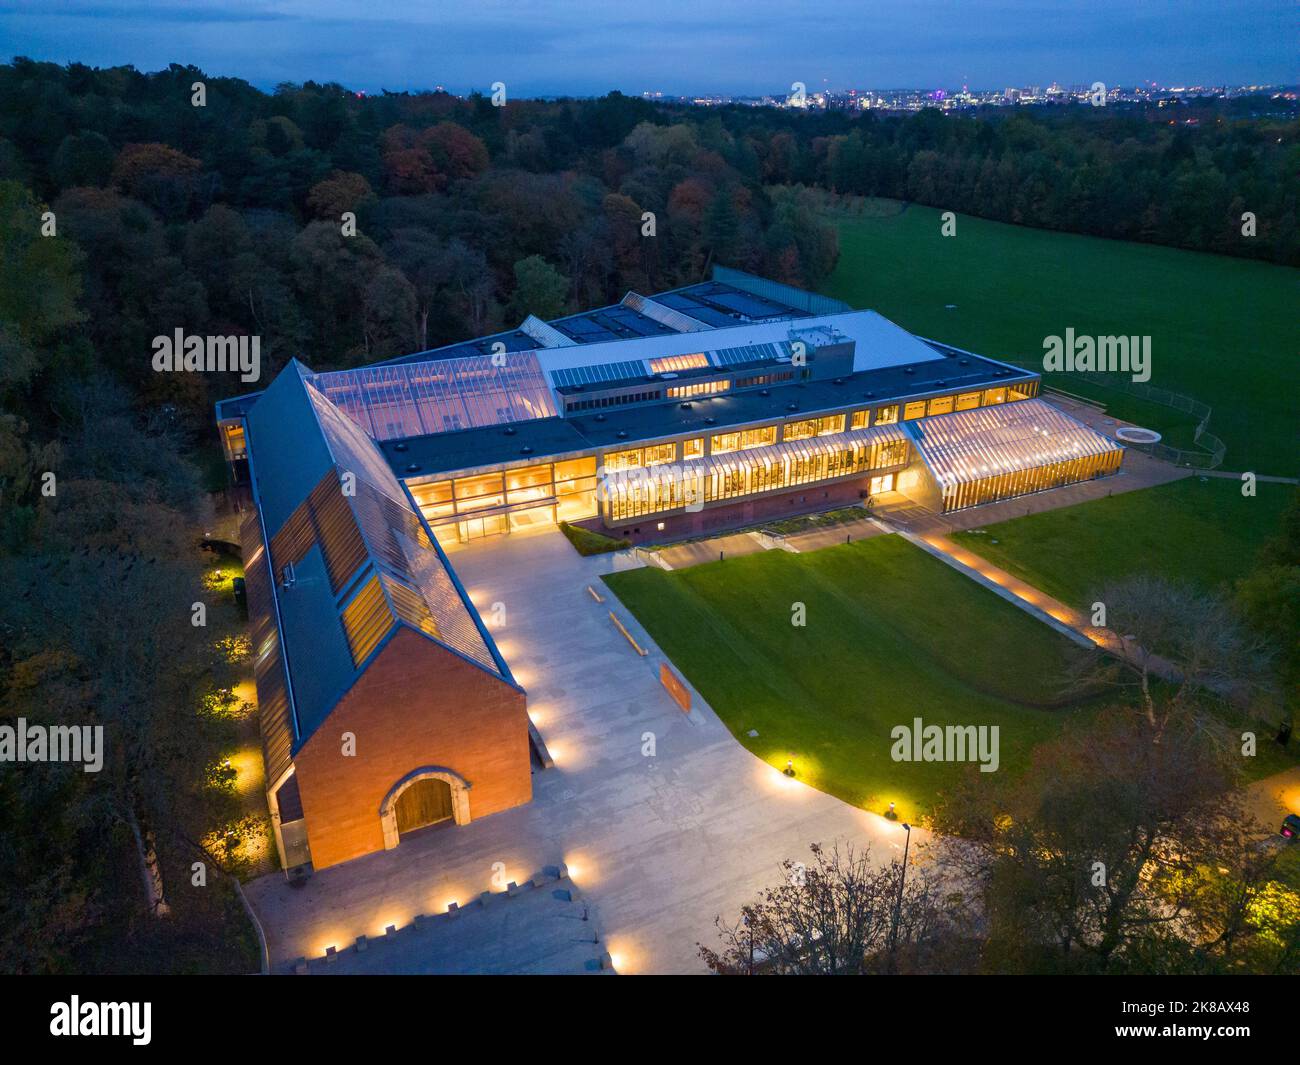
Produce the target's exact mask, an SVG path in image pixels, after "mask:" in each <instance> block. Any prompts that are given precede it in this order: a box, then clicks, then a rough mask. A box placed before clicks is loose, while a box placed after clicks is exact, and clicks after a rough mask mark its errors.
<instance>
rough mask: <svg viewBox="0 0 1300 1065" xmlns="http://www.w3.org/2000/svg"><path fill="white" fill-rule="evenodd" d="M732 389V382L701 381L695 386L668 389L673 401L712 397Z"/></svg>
mask: <svg viewBox="0 0 1300 1065" xmlns="http://www.w3.org/2000/svg"><path fill="white" fill-rule="evenodd" d="M730 389H731V382H730V381H700V382H699V383H697V384H693V385H673V386H672V387H671V388H669V389H668V395H669V398H671V399H678V398H680V397H683V396H712V395H714V394H716V393H718V392H727V391H729V390H730Z"/></svg>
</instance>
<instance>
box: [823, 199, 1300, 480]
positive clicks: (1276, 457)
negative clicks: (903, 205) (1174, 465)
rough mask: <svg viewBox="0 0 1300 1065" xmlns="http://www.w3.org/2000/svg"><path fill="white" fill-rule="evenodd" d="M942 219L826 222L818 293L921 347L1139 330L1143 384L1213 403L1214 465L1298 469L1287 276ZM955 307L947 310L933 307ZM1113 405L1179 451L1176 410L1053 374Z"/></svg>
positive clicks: (918, 212) (1280, 270)
mask: <svg viewBox="0 0 1300 1065" xmlns="http://www.w3.org/2000/svg"><path fill="white" fill-rule="evenodd" d="M939 216H940V212H939V211H938V210H936V209H934V208H929V207H920V206H916V205H911V206H909V207H908V208H907V210H905V211H903V212H902V213H885V212H879V211H877V212H875V213H874V215H873V214H871V213H869V212H868V213H865V214H864V215H863V216H858V215H847V214H846V215H843V216H841V217H840V224H839V236H840V260H839V265H838V266H837V268H836V270H835V272H834V273H833V274H832V275H831V277H830V279H829V280H828V281H827V283H826V284H825V285H824V286H823V289H824V290H825V292H826V293H827V294H828V295H831V296H836V297H838V298H840V299H842V300H845V301H847V302H848V303H851V304H852V305H853V306H855V307H870V308H872V309H874V310H877V311H879V312H880V313H881V314H883V315H885V316H886V317H888V318H891V319H893V320H894V321H896V322H898V323H899V324H900V325H902V326H903V327H905V328H907V329H910V330H913V331H914V332H917V333H919V334H920V335H922V336H926V337H930V338H931V339H934V340H940V341H944V342H946V343H950V344H955V345H957V346H959V347H963V348H966V349H968V350H970V351H975V352H978V353H981V354H984V355H988V356H990V357H992V358H1002V359H1007V360H1009V361H1019V362H1022V363H1024V364H1026V365H1028V364H1029V363H1030V362H1031V361H1032V362H1033V363H1034V364H1035V365H1037V366H1038V367H1041V366H1042V356H1043V338H1044V337H1046V336H1050V335H1062V336H1063V335H1064V333H1065V330H1066V328H1067V327H1069V326H1073V327H1074V329H1075V332H1076V333H1077V334H1094V335H1108V334H1117V335H1118V334H1123V335H1149V336H1150V337H1151V345H1152V360H1151V361H1152V367H1151V369H1152V376H1151V380H1150V382H1149V383H1150V384H1152V385H1155V386H1157V387H1160V388H1167V389H1172V390H1173V391H1176V392H1182V393H1185V394H1187V395H1191V396H1194V397H1195V398H1197V399H1199V400H1201V401H1202V402H1205V403H1208V404H1210V406H1212V407H1213V408H1214V414H1213V417H1212V418H1211V419H1210V431H1211V432H1213V433H1216V434H1217V435H1219V436H1220V437H1222V438H1223V440H1224V442H1225V443H1226V444H1227V448H1228V450H1227V455H1226V457H1225V459H1224V469H1229V470H1254V471H1256V472H1258V473H1268V474H1274V475H1280V476H1295V475H1296V474H1297V473H1300V447H1297V442H1298V441H1297V420H1296V417H1295V404H1294V400H1295V395H1296V392H1297V384H1298V383H1300V372H1298V371H1297V369H1296V362H1295V333H1294V330H1295V307H1296V305H1297V302H1300V270H1295V269H1293V268H1291V267H1284V266H1273V265H1269V264H1267V263H1261V262H1253V261H1248V260H1244V259H1232V258H1228V257H1226V256H1218V255H1207V254H1203V253H1201V252H1192V251H1181V250H1179V249H1176V248H1164V247H1156V246H1154V245H1146V244H1133V243H1127V242H1124V241H1113V240H1103V239H1101V238H1098V237H1084V236H1077V235H1074V234H1068V233H1056V232H1052V231H1050V230H1042V229H1027V228H1022V227H1020V226H1013V225H1008V224H1006V223H1002V222H989V221H985V220H983V219H979V218H971V217H968V216H965V215H963V216H959V218H958V220H957V234H956V236H953V237H944V236H941V234H940V218H939ZM949 304H953V305H955V307H954V308H953V309H952V310H948V309H946V308H947V305H949ZM1054 377H1055V379H1054V380H1053V381H1052V383H1053V384H1055V385H1057V386H1058V387H1060V388H1063V389H1065V390H1066V391H1070V392H1077V393H1083V394H1089V395H1092V396H1095V397H1097V398H1100V399H1103V400H1104V401H1106V402H1107V403H1108V406H1109V408H1110V410H1111V412H1112V413H1113V414H1115V415H1116V416H1118V417H1121V418H1124V419H1125V420H1130V421H1135V422H1137V423H1138V424H1144V425H1149V426H1151V427H1152V428H1154V429H1157V430H1159V431H1161V432H1164V433H1166V434H1167V436H1168V437H1169V439H1170V442H1171V443H1172V444H1174V445H1175V446H1179V447H1191V425H1192V420H1191V418H1190V416H1189V415H1186V414H1182V413H1179V412H1176V411H1172V410H1170V409H1169V408H1166V407H1161V406H1158V405H1155V404H1150V403H1146V402H1145V401H1139V400H1136V399H1131V398H1128V397H1126V396H1124V394H1123V393H1120V392H1118V391H1116V390H1113V389H1107V388H1095V387H1090V386H1087V385H1084V384H1083V382H1082V381H1080V380H1078V379H1077V378H1074V377H1071V376H1069V375H1068V374H1067V375H1054Z"/></svg>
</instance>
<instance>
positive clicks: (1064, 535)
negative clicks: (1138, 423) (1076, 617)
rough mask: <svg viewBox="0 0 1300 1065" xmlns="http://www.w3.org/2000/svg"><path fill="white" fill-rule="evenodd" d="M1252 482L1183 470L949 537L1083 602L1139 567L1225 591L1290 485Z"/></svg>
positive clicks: (1274, 518) (1271, 529) (1272, 523)
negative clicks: (1149, 484)
mask: <svg viewBox="0 0 1300 1065" xmlns="http://www.w3.org/2000/svg"><path fill="white" fill-rule="evenodd" d="M1256 488H1257V491H1258V494H1257V495H1256V496H1254V497H1253V498H1246V497H1243V496H1242V494H1241V484H1240V482H1238V481H1235V480H1234V481H1230V480H1224V479H1221V478H1216V477H1211V478H1208V479H1207V480H1206V481H1205V483H1202V482H1201V479H1200V478H1199V477H1188V478H1185V479H1184V480H1181V481H1174V482H1172V483H1171V484H1163V485H1158V486H1157V487H1155V488H1145V489H1142V490H1141V491H1137V492H1125V493H1124V494H1122V495H1116V496H1110V497H1108V498H1105V499H1097V500H1094V501H1092V502H1090V503H1080V504H1079V505H1078V506H1073V507H1063V508H1062V509H1060V510H1049V511H1045V512H1043V513H1041V514H1032V515H1030V516H1029V517H1026V518H1013V519H1012V520H1011V521H1004V522H1001V523H999V524H997V525H990V526H988V527H987V528H986V529H985V530H984V531H983V532H979V533H977V532H974V531H971V532H964V533H955V534H954V535H953V539H955V540H957V541H958V542H960V543H961V544H962V545H963V546H965V547H968V548H970V549H971V550H972V551H974V552H975V553H976V554H979V555H983V556H984V557H985V558H987V559H988V560H989V561H990V562H992V563H994V564H995V565H998V566H1001V567H1002V568H1003V569H1005V570H1008V571H1009V572H1011V573H1014V574H1015V575H1016V576H1017V577H1020V578H1021V579H1022V580H1026V581H1028V582H1029V583H1030V584H1032V585H1034V586H1035V587H1038V588H1041V589H1042V590H1043V591H1045V592H1047V593H1048V594H1049V595H1054V596H1056V598H1058V599H1060V600H1061V601H1062V602H1065V603H1067V604H1069V605H1070V606H1073V607H1077V608H1079V609H1086V608H1087V607H1088V606H1089V604H1091V603H1092V602H1093V599H1092V593H1093V592H1094V591H1096V590H1097V589H1098V588H1099V586H1100V585H1101V584H1103V583H1104V582H1105V581H1107V580H1111V579H1115V578H1120V577H1125V576H1128V575H1130V574H1136V573H1147V574H1154V575H1159V576H1164V577H1169V578H1171V579H1182V580H1187V581H1192V582H1194V583H1196V584H1199V585H1200V586H1201V587H1203V588H1206V589H1208V590H1215V589H1219V590H1223V589H1225V588H1228V587H1230V586H1231V584H1232V582H1233V581H1235V580H1236V579H1237V578H1239V577H1244V576H1245V575H1246V574H1247V573H1248V572H1249V571H1250V570H1251V569H1252V568H1253V566H1254V564H1255V558H1256V555H1257V553H1258V551H1259V549H1260V547H1261V546H1262V545H1263V543H1264V542H1265V541H1266V540H1268V539H1270V538H1271V537H1273V536H1275V535H1277V533H1278V532H1279V528H1280V523H1281V516H1282V511H1283V509H1284V508H1285V507H1286V505H1287V501H1288V500H1289V499H1290V498H1291V494H1292V493H1293V492H1294V491H1295V487H1294V486H1292V485H1281V484H1265V483H1260V484H1258V485H1257V486H1256ZM994 540H996V541H997V543H994V542H993V541H994Z"/></svg>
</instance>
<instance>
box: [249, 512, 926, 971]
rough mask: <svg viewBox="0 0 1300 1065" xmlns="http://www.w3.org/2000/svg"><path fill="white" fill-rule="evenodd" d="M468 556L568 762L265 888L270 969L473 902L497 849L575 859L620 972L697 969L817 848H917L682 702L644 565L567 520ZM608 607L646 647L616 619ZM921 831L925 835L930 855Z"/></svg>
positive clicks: (526, 863)
mask: <svg viewBox="0 0 1300 1065" xmlns="http://www.w3.org/2000/svg"><path fill="white" fill-rule="evenodd" d="M452 564H453V565H454V566H455V568H456V571H457V572H458V573H459V574H460V576H461V578H462V580H463V581H464V584H465V587H466V588H467V590H468V591H469V593H470V595H471V596H472V597H473V598H474V600H475V602H476V603H478V604H479V606H480V609H483V610H484V611H485V614H486V613H488V611H487V609H486V608H487V607H488V606H490V605H491V604H493V603H497V602H500V603H503V604H504V605H505V608H506V624H505V626H504V628H501V629H498V630H497V631H496V633H495V635H496V636H497V637H498V640H499V643H500V646H501V649H502V653H503V654H504V655H505V657H506V658H507V660H508V661H509V662H510V666H511V669H512V670H513V671H514V672H515V675H516V677H517V678H518V679H519V681H520V683H521V684H523V685H524V687H525V688H527V689H528V692H529V709H530V713H531V714H532V715H533V717H534V719H535V721H536V724H537V727H538V728H539V729H540V731H541V733H542V735H543V737H544V738H545V740H546V743H547V745H548V746H549V748H550V750H551V753H552V755H553V756H554V758H555V762H556V765H555V768H554V769H549V770H545V771H541V772H538V773H536V774H535V775H534V777H533V796H534V797H533V801H532V802H531V803H529V804H528V805H526V806H522V807H519V808H517V809H514V810H508V811H506V812H504V813H500V814H496V815H494V816H492V817H486V818H483V819H482V820H480V821H475V822H472V823H471V824H469V825H465V826H463V827H458V826H454V825H447V826H442V827H440V828H435V829H431V830H427V831H425V832H422V833H417V834H415V835H413V836H412V837H411V838H409V839H408V840H407V841H406V842H404V843H402V844H401V845H400V846H399V847H397V848H396V849H395V850H392V851H387V852H383V853H380V854H374V855H369V856H367V857H365V858H360V859H357V860H356V861H353V862H348V863H346V864H344V865H341V866H336V867H334V868H332V869H325V870H322V871H321V872H318V873H317V874H315V876H313V877H312V878H311V880H310V881H309V882H308V883H307V884H306V886H304V887H302V888H298V889H293V888H290V887H288V886H287V885H286V883H285V882H284V879H283V877H282V876H280V875H273V876H269V877H264V878H262V879H260V880H257V881H255V882H254V883H252V884H251V885H249V886H248V895H249V898H250V900H251V901H252V903H253V905H254V907H255V908H256V909H257V911H258V914H259V916H260V917H261V919H262V922H263V924H264V926H265V927H266V932H267V938H268V941H269V945H270V951H271V956H272V969H273V971H280V972H284V971H286V970H287V969H288V968H289V967H290V966H291V964H292V961H293V959H295V958H297V957H299V956H304V957H314V956H320V955H321V954H323V953H324V951H325V948H326V947H327V946H331V945H332V946H336V947H338V948H340V949H342V948H344V947H346V946H347V945H348V944H350V943H352V942H353V941H354V939H355V937H356V936H357V935H361V934H365V935H368V936H375V935H381V934H382V933H383V931H384V929H385V928H386V927H387V926H388V925H390V924H395V925H397V926H398V927H399V928H400V927H403V926H406V925H408V924H410V923H411V922H412V920H413V918H414V916H415V915H416V914H435V913H439V912H442V911H443V910H445V909H446V906H447V903H448V902H451V901H457V902H460V903H465V902H466V901H468V900H470V899H472V898H475V897H476V896H478V895H479V894H480V893H481V892H482V891H484V890H489V889H490V888H491V886H492V877H493V872H494V869H493V866H494V863H498V862H499V863H501V866H500V867H499V868H500V869H501V870H502V871H503V875H504V877H505V879H507V880H515V881H518V882H519V883H523V882H524V881H525V880H527V879H529V878H530V877H532V876H533V875H534V873H536V872H538V871H539V870H541V869H543V868H545V867H546V866H548V865H557V864H559V863H560V862H565V863H567V864H568V866H569V868H570V871H571V875H572V879H573V881H574V883H575V884H577V885H578V887H579V888H580V889H581V890H582V891H583V893H584V895H585V896H586V897H587V898H588V899H589V900H591V903H592V905H593V906H595V907H596V908H597V909H598V911H599V918H600V927H601V928H603V929H604V930H605V936H606V939H605V946H606V948H607V949H608V950H609V951H610V952H611V954H612V955H613V956H614V959H615V964H616V965H617V967H618V969H619V971H622V972H658V973H681V972H696V971H700V970H701V969H702V966H701V964H700V962H699V960H698V958H697V956H696V948H695V944H696V942H697V941H699V942H704V943H708V944H711V945H712V944H716V939H715V933H714V928H713V921H714V918H715V916H717V915H719V914H722V915H724V916H726V917H727V918H728V919H734V916H735V914H736V912H737V910H738V908H739V907H740V906H741V905H742V904H743V903H745V902H747V901H749V900H750V899H752V898H753V897H754V895H755V894H756V892H757V891H758V889H760V888H762V887H764V886H766V885H768V884H771V883H773V882H774V881H775V879H776V878H777V877H778V876H779V875H780V872H779V868H778V866H779V863H780V862H781V861H782V860H783V859H785V858H794V859H804V858H806V856H807V853H808V845H809V843H812V842H814V841H827V842H828V841H830V840H833V839H835V838H836V837H849V838H851V839H853V840H855V841H856V842H857V843H858V844H864V843H870V844H871V846H872V852H873V854H875V855H876V856H877V857H879V858H880V859H882V860H885V859H887V858H888V857H890V856H892V855H894V854H895V853H897V852H898V851H901V847H902V842H903V836H904V833H903V830H902V829H901V827H900V826H898V825H896V824H894V823H891V822H889V821H887V820H885V819H884V818H883V817H880V816H878V815H876V814H873V813H867V812H866V811H863V810H860V809H857V808H855V807H852V806H848V805H846V804H845V803H843V802H841V801H840V800H838V799H835V798H832V797H831V796H829V795H825V794H823V793H821V792H819V791H815V790H813V789H812V788H809V787H806V786H805V785H803V784H801V783H799V782H798V781H797V780H794V781H791V780H789V779H788V778H786V777H784V776H783V775H782V774H781V773H780V772H779V771H778V770H776V769H774V768H772V766H770V765H768V764H766V763H765V762H763V761H760V760H759V759H758V758H756V757H754V756H753V755H751V754H750V753H749V752H748V751H746V750H745V749H744V748H743V747H741V746H740V744H738V743H737V742H736V741H735V740H734V739H733V738H732V736H731V734H730V733H729V732H728V731H727V729H726V727H725V726H724V725H723V724H722V723H721V722H720V721H719V720H718V718H717V717H716V716H715V715H714V713H713V712H712V711H711V710H710V709H709V708H708V706H707V705H705V704H704V703H703V700H701V699H700V698H699V695H698V693H694V695H695V706H694V709H693V710H692V711H691V713H690V714H689V715H686V714H683V713H682V711H681V710H680V709H679V708H678V707H677V704H676V703H674V702H673V701H672V699H671V698H670V697H669V696H668V694H667V692H666V691H665V690H664V689H663V687H662V686H661V684H660V683H659V679H658V670H659V665H660V663H661V662H662V661H664V660H665V659H664V656H663V654H662V652H660V651H659V649H658V647H657V646H656V645H655V643H654V641H653V640H652V639H651V638H650V636H649V635H648V634H647V633H646V632H645V631H644V630H643V629H642V628H641V627H640V625H638V624H637V622H636V620H635V619H634V618H633V617H632V616H631V615H630V613H629V612H628V611H626V610H625V609H624V608H623V607H622V606H621V605H620V604H619V603H618V601H617V600H616V599H615V597H614V596H613V595H612V594H611V593H609V592H608V589H606V588H605V587H604V586H603V583H602V582H600V580H599V575H600V574H601V573H602V572H607V571H608V570H609V569H611V568H614V567H627V566H629V565H635V564H636V563H635V562H634V561H632V559H631V558H630V556H629V555H627V554H620V555H617V556H609V555H605V556H596V557H593V558H586V559H584V558H581V557H580V556H579V555H578V554H577V553H576V552H575V551H574V550H573V548H572V547H571V546H570V545H569V543H568V541H566V540H565V539H564V537H563V536H562V535H561V534H560V533H559V532H555V531H550V532H539V533H529V534H513V535H511V536H508V537H502V538H499V539H497V540H494V541H482V542H480V543H478V544H474V545H467V546H465V547H462V548H458V549H456V550H454V552H453V553H452ZM589 584H590V585H593V586H595V587H596V589H597V591H599V592H600V593H601V594H602V595H604V596H605V599H606V602H605V603H604V604H603V605H602V604H599V603H597V602H595V601H594V600H593V599H592V598H591V596H590V595H589V594H588V592H587V586H588V585H589ZM610 609H613V610H614V611H615V612H616V613H617V614H618V616H619V617H620V618H621V619H622V620H623V621H624V623H625V624H626V625H627V627H628V629H629V630H630V631H631V632H632V633H633V635H634V636H635V638H636V639H637V640H638V642H640V644H641V645H642V646H643V647H645V648H647V649H649V650H650V652H651V653H650V654H649V655H648V656H646V657H644V658H643V657H641V656H639V655H637V654H636V653H635V651H633V650H632V648H631V647H630V646H629V644H628V642H627V640H626V639H625V638H624V637H623V636H622V635H621V634H620V633H619V632H618V630H617V629H615V628H614V626H613V625H612V624H611V623H610V621H609V617H608V611H609V610H610ZM651 741H653V743H654V747H655V752H656V753H655V755H654V756H653V757H647V756H646V755H645V754H643V753H642V752H643V750H645V749H647V745H648V744H649V743H650V742H651ZM784 753H785V752H783V751H774V752H772V755H773V757H780V756H781V755H783V754H784ZM924 838H925V834H924V833H923V832H921V831H919V830H918V831H917V832H914V833H913V840H912V851H913V853H916V851H917V844H918V842H921V841H922V840H924ZM504 901H505V900H503V902H504ZM505 904H508V902H506V903H505ZM467 916H468V915H467ZM428 964H429V965H432V964H433V963H432V962H429V963H428ZM469 964H482V962H481V961H480V960H479V959H478V958H477V956H474V957H473V958H471V959H470V962H469ZM491 964H492V965H493V966H494V967H497V968H500V967H506V968H509V967H510V966H515V967H517V968H518V969H519V970H521V971H522V970H524V969H528V968H530V967H534V968H535V967H536V965H537V960H536V958H535V957H533V956H531V955H530V954H529V948H528V941H527V940H526V938H521V939H520V940H519V941H518V945H517V948H516V952H515V953H514V954H508V955H506V956H502V955H501V954H499V953H498V954H495V955H493V957H492V960H491Z"/></svg>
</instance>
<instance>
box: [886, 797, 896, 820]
mask: <svg viewBox="0 0 1300 1065" xmlns="http://www.w3.org/2000/svg"><path fill="white" fill-rule="evenodd" d="M885 816H886V817H887V818H889V820H891V821H897V820H898V812H897V811H896V810H895V809H894V804H893V802H892V801H891V802H890V804H889V809H888V810H886V811H885Z"/></svg>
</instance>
